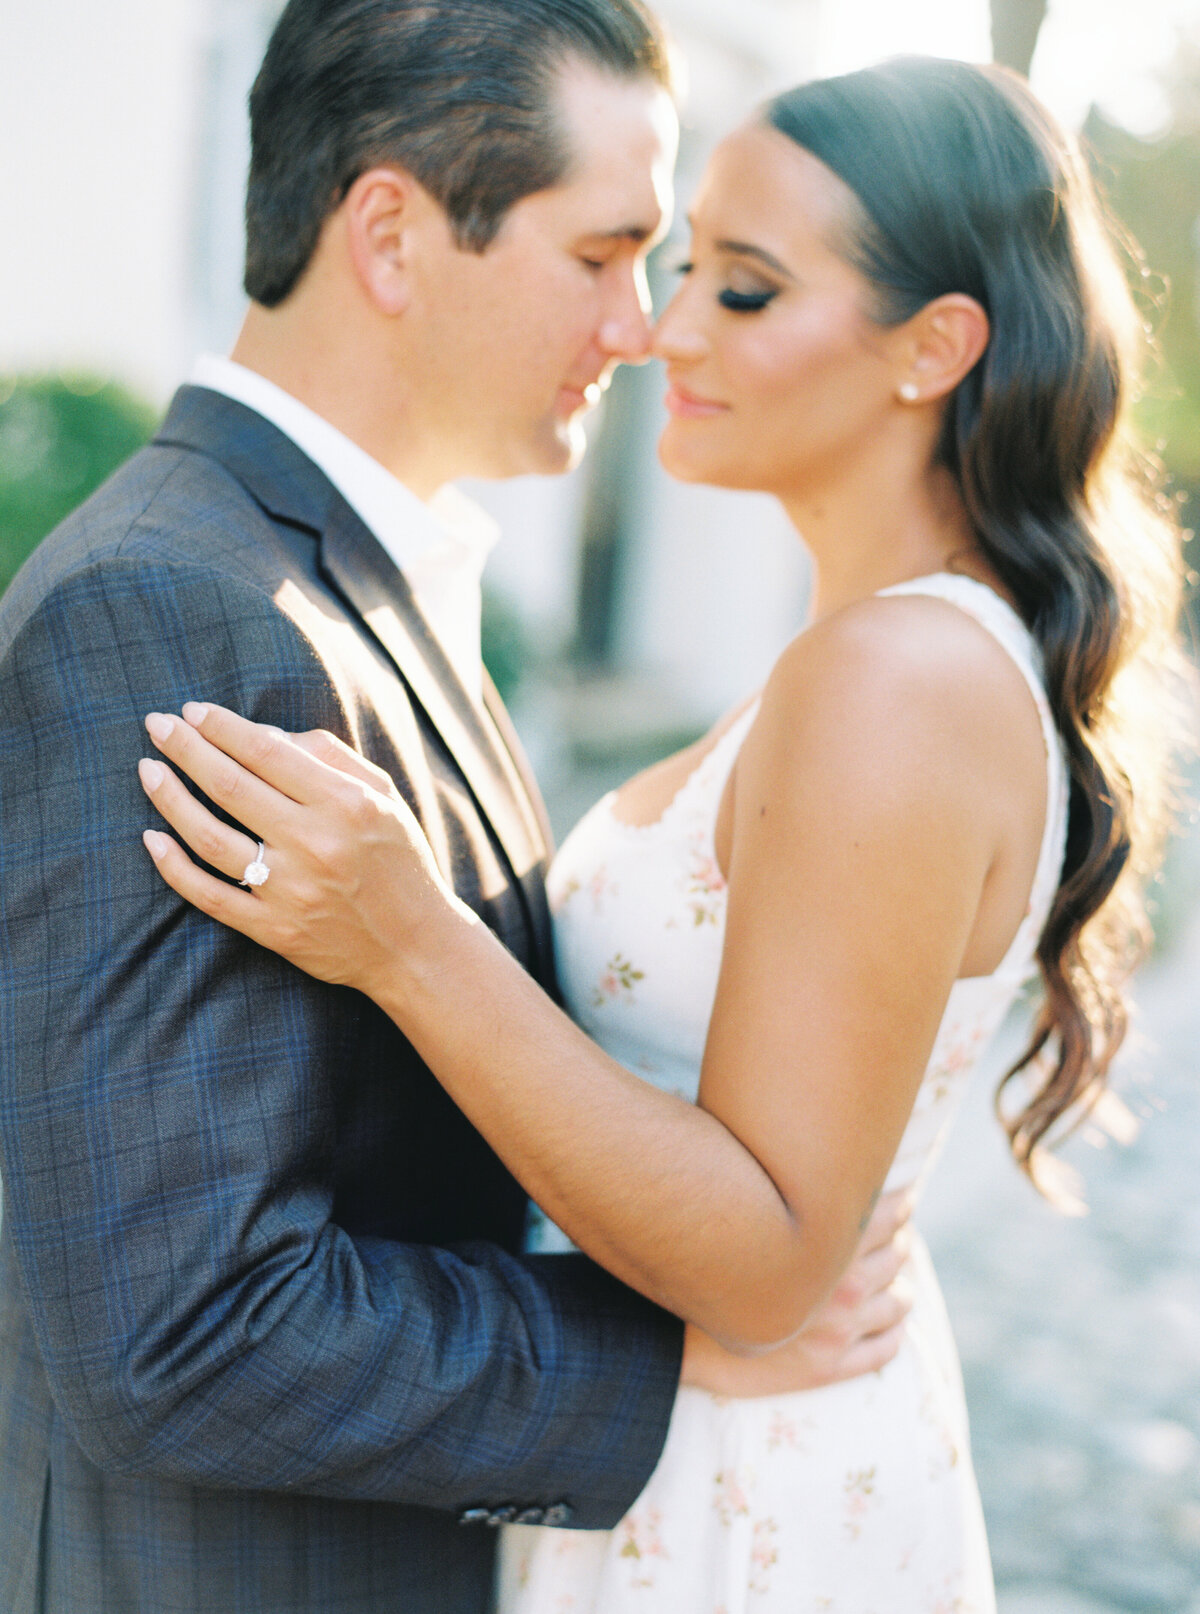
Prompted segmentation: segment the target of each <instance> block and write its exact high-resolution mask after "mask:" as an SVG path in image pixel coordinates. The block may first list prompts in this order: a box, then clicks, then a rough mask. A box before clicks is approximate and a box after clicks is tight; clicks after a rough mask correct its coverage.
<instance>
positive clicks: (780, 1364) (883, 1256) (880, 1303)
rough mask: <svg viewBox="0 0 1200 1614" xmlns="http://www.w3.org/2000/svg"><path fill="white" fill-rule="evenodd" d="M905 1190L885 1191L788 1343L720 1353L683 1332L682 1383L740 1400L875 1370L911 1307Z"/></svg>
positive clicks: (694, 1333)
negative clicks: (842, 1265)
mask: <svg viewBox="0 0 1200 1614" xmlns="http://www.w3.org/2000/svg"><path fill="white" fill-rule="evenodd" d="M911 1214H912V1196H911V1194H910V1193H909V1191H908V1190H907V1189H899V1190H896V1191H895V1192H893V1193H890V1194H884V1195H883V1196H882V1198H881V1199H880V1201H879V1203H878V1204H877V1205H876V1207H875V1210H874V1212H873V1214H872V1216H871V1220H870V1221H869V1222H868V1224H867V1227H866V1230H865V1232H864V1233H863V1236H862V1241H861V1242H860V1244H859V1246H858V1249H857V1250H856V1251H855V1255H854V1260H853V1262H852V1263H851V1265H850V1267H849V1268H848V1269H847V1271H846V1272H845V1274H844V1275H843V1277H842V1278H841V1280H840V1282H839V1283H838V1286H837V1288H836V1289H835V1290H834V1291H833V1293H832V1294H831V1295H830V1297H829V1299H828V1300H826V1301H825V1303H824V1305H822V1306H819V1307H818V1308H817V1310H816V1311H815V1312H814V1313H813V1314H812V1316H811V1317H810V1318H809V1320H808V1322H807V1323H806V1324H805V1325H804V1327H803V1328H802V1329H801V1330H800V1332H799V1333H798V1334H797V1335H796V1337H795V1339H793V1340H790V1341H789V1342H788V1343H787V1344H786V1345H783V1346H781V1347H780V1348H779V1349H778V1350H773V1351H764V1352H761V1353H759V1354H758V1355H754V1356H745V1355H737V1354H735V1353H734V1352H732V1351H727V1350H725V1349H724V1348H723V1347H722V1346H721V1345H718V1344H717V1342H716V1341H715V1340H714V1339H712V1338H710V1337H709V1335H708V1334H706V1333H704V1332H703V1330H701V1329H699V1328H695V1327H693V1326H692V1325H691V1324H689V1325H688V1327H687V1330H686V1332H685V1334H684V1343H683V1367H682V1370H681V1373H680V1382H681V1383H683V1384H686V1385H691V1386H693V1387H695V1388H697V1389H701V1390H707V1391H708V1393H709V1394H710V1395H716V1396H727V1397H729V1398H730V1399H735V1400H745V1399H749V1398H753V1397H755V1396H768V1395H791V1394H793V1393H794V1392H795V1391H797V1390H817V1389H820V1388H821V1387H822V1386H824V1385H827V1384H837V1383H839V1382H840V1381H841V1380H843V1379H856V1378H858V1377H860V1376H861V1375H862V1374H864V1373H878V1372H879V1371H880V1369H881V1368H884V1367H886V1366H887V1365H888V1363H889V1362H890V1361H892V1359H893V1358H894V1357H895V1355H896V1353H897V1351H898V1350H899V1349H900V1345H901V1341H902V1340H903V1338H904V1323H905V1320H906V1318H907V1317H908V1313H909V1311H910V1310H911V1308H912V1299H911V1295H910V1293H909V1286H908V1283H907V1280H906V1278H905V1275H904V1268H905V1263H906V1262H907V1260H908V1253H909V1250H910V1248H911V1245H912V1233H911V1228H910V1226H909V1217H910V1216H911Z"/></svg>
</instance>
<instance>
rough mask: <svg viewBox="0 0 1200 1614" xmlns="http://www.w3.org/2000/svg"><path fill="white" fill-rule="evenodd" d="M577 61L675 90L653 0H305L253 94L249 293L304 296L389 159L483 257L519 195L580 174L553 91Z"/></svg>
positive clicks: (289, 19)
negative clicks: (341, 221)
mask: <svg viewBox="0 0 1200 1614" xmlns="http://www.w3.org/2000/svg"><path fill="white" fill-rule="evenodd" d="M572 59H574V60H579V61H582V62H584V63H586V64H588V65H589V66H594V67H597V68H600V69H602V70H604V71H607V72H611V73H612V74H614V75H615V76H618V77H623V78H636V77H641V76H646V77H648V78H651V79H653V80H655V81H657V82H658V83H660V84H663V85H664V86H667V87H669V85H670V68H669V64H668V58H667V49H666V44H665V41H664V38H663V34H662V31H661V29H660V27H659V25H658V24H657V22H656V21H655V19H654V17H653V15H652V13H651V12H650V11H648V10H647V9H646V8H645V6H644V5H643V4H642V0H289V4H288V5H287V6H286V7H285V9H284V11H283V14H282V16H281V17H280V19H279V22H278V23H277V25H276V27H275V32H274V33H273V34H272V36H271V42H270V44H269V45H268V46H267V54H266V57H265V58H264V60H263V64H262V67H261V69H260V70H259V74H258V78H257V79H256V80H255V83H254V88H253V90H252V91H251V94H250V143H251V161H250V182H249V186H248V189H247V193H246V277H245V286H246V291H247V293H248V295H249V296H250V297H252V298H253V299H254V301H255V302H258V303H262V304H264V305H265V306H266V307H268V308H273V307H275V306H276V305H277V304H279V303H281V302H282V301H283V300H284V298H286V297H287V296H288V295H289V293H290V292H291V291H292V290H293V289H294V287H295V285H296V283H297V281H298V280H299V279H300V276H301V275H302V274H303V272H304V270H305V268H306V267H307V265H308V262H309V260H310V258H311V257H312V254H313V251H314V249H315V247H316V244H317V239H318V236H319V235H320V232H321V226H322V224H323V223H324V221H325V219H326V218H327V217H328V215H329V214H330V213H331V212H332V211H333V209H334V208H335V207H337V206H338V204H339V203H340V202H341V200H342V199H343V197H344V196H345V195H346V192H347V191H348V190H349V188H350V186H351V185H352V184H353V183H354V181H355V180H356V179H357V178H358V176H359V175H360V174H362V173H365V172H366V171H367V169H369V168H372V167H374V166H375V165H376V164H377V163H396V164H398V165H400V166H402V167H404V168H406V169H407V170H408V171H409V173H411V174H412V175H413V176H414V178H416V179H417V180H418V181H419V182H420V183H421V184H422V185H423V186H424V187H425V188H426V190H428V191H429V192H430V194H431V195H432V196H434V197H435V198H436V199H437V201H438V202H439V203H440V204H441V205H442V206H443V207H444V208H445V210H446V213H447V215H448V217H449V219H450V223H451V226H452V228H453V230H454V234H455V238H456V240H457V242H458V244H459V245H460V246H461V247H463V248H466V249H470V250H473V251H476V252H483V251H484V250H485V249H486V247H487V246H488V245H489V243H490V242H491V241H492V240H493V239H494V238H495V235H496V232H497V231H498V230H499V228H500V225H501V224H502V222H503V220H504V216H505V214H506V213H507V212H508V210H509V208H510V207H512V206H513V204H514V203H515V202H518V201H520V200H521V198H522V197H523V196H529V195H532V194H533V192H534V191H539V190H544V189H546V188H547V187H549V186H552V185H555V184H557V183H558V182H559V181H560V180H562V179H563V178H564V177H565V175H566V172H567V169H568V166H569V163H570V157H571V154H570V150H569V148H568V145H567V141H566V138H565V135H564V133H563V131H562V129H561V128H560V126H559V124H558V122H557V120H556V118H555V116H554V107H553V93H554V85H555V79H556V75H557V73H558V71H559V70H560V68H561V67H562V66H563V65H564V64H565V63H566V62H568V61H570V60H572Z"/></svg>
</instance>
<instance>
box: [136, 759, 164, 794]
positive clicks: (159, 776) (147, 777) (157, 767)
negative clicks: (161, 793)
mask: <svg viewBox="0 0 1200 1614" xmlns="http://www.w3.org/2000/svg"><path fill="white" fill-rule="evenodd" d="M138 773H139V774H140V775H141V780H142V783H143V784H144V785H145V787H146V789H147V790H157V789H158V787H159V785H161V784H162V782H163V780H164V779H165V778H166V774H167V770H166V769H165V768H164V767H163V765H162V763H161V762H154V761H152V760H151V758H150V757H143V758H142V760H141V761H140V762H139V763H138Z"/></svg>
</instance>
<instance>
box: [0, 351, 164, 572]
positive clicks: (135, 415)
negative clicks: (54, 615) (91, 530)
mask: <svg viewBox="0 0 1200 1614" xmlns="http://www.w3.org/2000/svg"><path fill="white" fill-rule="evenodd" d="M154 420H155V417H154V412H153V410H151V408H150V407H149V405H147V404H145V403H143V402H142V401H141V400H140V399H139V398H135V397H134V395H133V394H132V393H131V392H127V391H126V390H125V388H124V387H120V386H117V385H116V384H115V383H114V382H111V381H105V380H103V379H102V378H100V377H96V376H45V375H42V376H24V377H21V378H20V379H18V378H16V377H10V378H8V379H7V380H3V379H0V590H2V589H5V588H7V586H8V584H9V583H10V582H11V581H12V579H13V577H14V576H15V574H16V572H17V570H18V568H19V567H20V566H21V564H22V562H23V561H24V560H25V559H26V557H27V556H28V555H29V554H31V553H32V551H33V549H34V548H35V547H36V545H37V544H38V543H40V542H41V540H42V539H43V538H44V537H45V536H46V534H47V533H48V532H49V531H50V529H51V527H55V526H57V525H58V523H59V522H60V521H61V520H62V519H63V517H64V516H66V515H69V514H70V512H71V511H72V510H74V508H75V506H76V505H77V504H80V503H81V502H82V501H83V500H84V499H86V498H87V496H88V495H89V494H90V493H92V492H93V491H94V490H95V489H96V488H98V487H99V486H100V483H101V482H103V481H104V479H105V477H107V476H109V475H110V474H111V473H112V472H113V471H114V470H115V469H116V468H117V466H118V465H120V464H121V462H122V461H123V460H126V459H128V458H129V456H130V454H132V453H133V451H134V450H135V449H137V448H140V447H141V445H142V444H143V443H144V442H145V441H146V440H147V438H148V437H149V436H150V434H151V432H152V431H153V430H154Z"/></svg>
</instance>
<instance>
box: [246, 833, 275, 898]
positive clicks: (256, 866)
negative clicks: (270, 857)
mask: <svg viewBox="0 0 1200 1614" xmlns="http://www.w3.org/2000/svg"><path fill="white" fill-rule="evenodd" d="M265 851H266V847H265V846H264V845H263V843H262V842H261V841H259V843H258V851H257V852H256V853H255V855H254V858H253V860H252V861H251V862H249V863H247V864H246V871H245V873H244V874H243V875H242V877H241V879H240V880H239V881H238V884H239V885H244V886H246V887H247V889H249V888H250V887H251V886H256V885H266V883H267V880H268V879H269V878H270V874H271V871H270V869H269V868H268V867H267V865H266V864H265V863H264V862H263V853H264V852H265Z"/></svg>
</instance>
